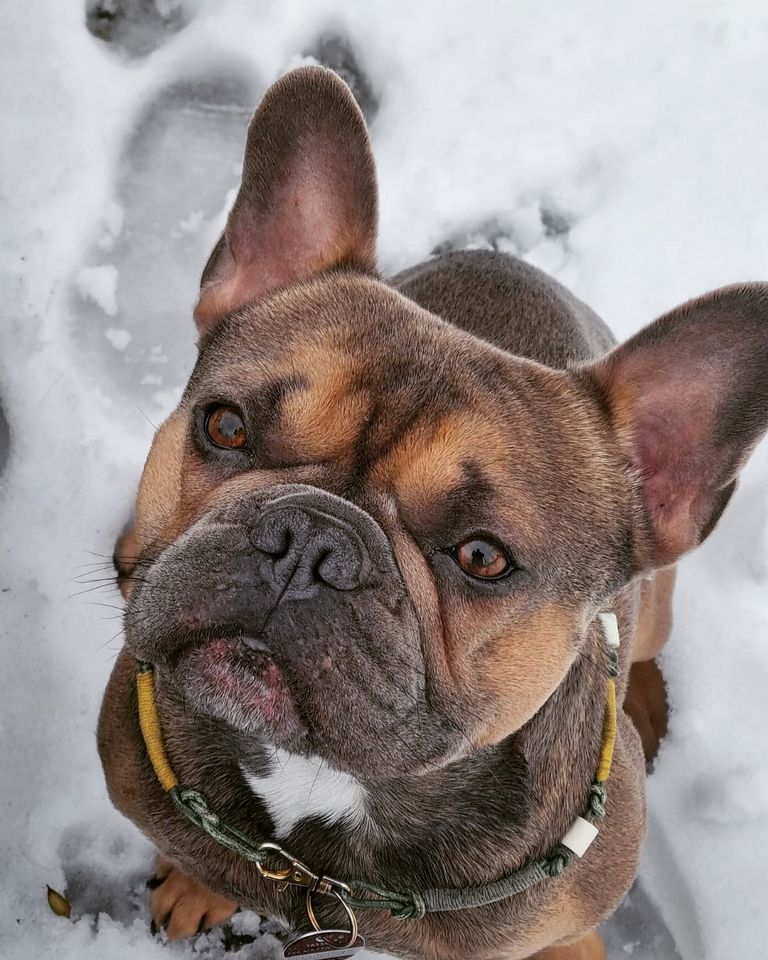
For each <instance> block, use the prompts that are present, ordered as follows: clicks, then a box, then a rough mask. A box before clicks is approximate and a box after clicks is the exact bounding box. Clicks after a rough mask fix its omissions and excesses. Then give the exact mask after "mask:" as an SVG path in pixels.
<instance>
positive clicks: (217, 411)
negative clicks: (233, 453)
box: [205, 407, 248, 450]
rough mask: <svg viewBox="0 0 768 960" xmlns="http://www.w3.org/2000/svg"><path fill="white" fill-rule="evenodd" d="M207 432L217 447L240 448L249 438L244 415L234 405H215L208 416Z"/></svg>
mask: <svg viewBox="0 0 768 960" xmlns="http://www.w3.org/2000/svg"><path fill="white" fill-rule="evenodd" d="M205 432H206V433H207V434H208V439H209V440H210V441H211V442H212V443H215V444H216V446H217V447H225V448H226V449H228V450H238V449H239V448H240V447H244V446H245V444H246V442H247V440H248V437H247V436H246V433H245V424H244V423H243V420H242V417H241V416H240V414H239V413H238V412H237V410H235V409H234V408H233V407H214V408H213V410H211V411H210V413H209V414H208V416H207V418H206V421H205Z"/></svg>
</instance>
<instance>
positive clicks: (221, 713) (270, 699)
mask: <svg viewBox="0 0 768 960" xmlns="http://www.w3.org/2000/svg"><path fill="white" fill-rule="evenodd" d="M167 666H168V669H169V672H170V676H171V679H172V682H173V684H174V686H175V687H176V688H177V689H178V690H179V692H180V693H181V694H182V696H183V697H184V700H185V701H187V702H188V703H189V705H190V706H191V707H192V708H193V709H195V710H197V711H200V712H202V713H207V714H209V715H211V716H214V717H217V718H218V719H221V720H224V721H226V722H228V723H229V724H231V725H233V726H235V727H238V728H240V729H246V730H249V731H252V732H263V733H269V734H270V735H271V736H272V737H273V738H275V739H276V740H278V741H281V742H295V741H296V739H297V737H299V736H300V735H301V733H302V731H303V728H304V727H305V725H304V723H303V722H302V720H301V718H300V716H299V713H298V711H297V709H296V703H295V699H294V697H293V696H292V694H291V692H290V690H289V684H288V681H287V678H286V676H285V672H284V670H283V669H282V668H281V667H280V666H279V665H278V664H277V662H276V661H275V659H274V658H273V657H272V655H271V653H270V651H269V649H268V647H267V645H266V644H265V643H264V642H263V641H262V640H260V639H259V638H258V637H253V636H250V635H248V634H245V633H236V634H231V633H226V632H221V633H218V632H216V631H206V635H205V636H204V637H196V638H192V639H191V641H190V642H189V643H188V644H185V646H184V647H183V648H182V650H180V651H179V652H178V653H177V654H176V655H175V656H174V657H173V658H172V659H171V660H170V661H169V662H168V664H167Z"/></svg>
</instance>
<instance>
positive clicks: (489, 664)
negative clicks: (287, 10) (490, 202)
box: [98, 67, 768, 960]
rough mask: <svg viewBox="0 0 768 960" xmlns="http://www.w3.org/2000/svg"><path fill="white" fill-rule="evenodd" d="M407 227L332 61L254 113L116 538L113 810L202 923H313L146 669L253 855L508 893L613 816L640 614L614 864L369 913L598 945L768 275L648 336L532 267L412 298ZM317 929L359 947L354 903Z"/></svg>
mask: <svg viewBox="0 0 768 960" xmlns="http://www.w3.org/2000/svg"><path fill="white" fill-rule="evenodd" d="M376 232H377V188H376V178H375V169H374V161H373V157H372V152H371V146H370V143H369V139H368V135H367V132H366V128H365V124H364V121H363V118H362V115H361V113H360V111H359V109H358V107H357V106H356V103H355V101H354V99H353V97H352V96H351V95H350V93H349V91H348V89H347V88H346V87H345V85H344V84H343V83H342V81H341V80H339V79H338V78H337V77H336V76H335V75H334V74H333V73H331V72H330V71H328V70H325V69H323V68H320V67H308V68H302V69H299V70H296V71H294V72H291V73H289V74H287V75H286V76H284V77H283V78H282V79H281V80H279V81H278V82H277V83H275V84H274V85H273V86H272V87H271V88H270V89H269V90H268V91H267V93H266V95H265V96H264V99H263V100H262V102H261V104H260V106H259V107H258V109H257V111H256V113H255V115H254V117H253V120H252V122H251V124H250V127H249V130H248V137H247V145H246V149H245V161H244V168H243V174H242V183H241V186H240V190H239V193H238V195H237V198H236V200H235V203H234V206H233V208H232V211H231V213H230V215H229V219H228V222H227V225H226V229H225V231H224V234H223V236H222V237H221V239H220V240H219V242H218V243H217V244H216V247H215V249H214V250H213V253H212V254H211V257H210V259H209V261H208V264H207V266H206V267H205V270H204V273H203V276H202V283H201V289H200V295H199V300H198V303H197V307H196V309H195V322H196V325H197V331H198V336H199V354H198V359H197V363H196V366H195V368H194V371H193V373H192V375H191V377H190V380H189V383H188V384H187V387H186V389H185V391H184V395H183V397H182V399H181V402H180V404H179V406H178V408H177V409H176V410H175V412H174V413H172V414H171V416H170V417H169V418H168V419H167V420H166V421H165V423H164V424H163V425H162V426H161V427H160V429H159V430H158V431H157V435H156V437H155V439H154V443H153V444H152V448H151V451H150V453H149V456H148V459H147V462H146V466H145V469H144V472H143V476H142V478H141V483H140V487H139V491H138V497H137V502H136V509H135V525H134V526H133V528H132V529H131V530H130V531H129V532H128V534H126V536H125V537H124V538H123V541H122V542H121V543H120V544H119V546H118V550H117V560H118V565H119V567H120V570H121V573H122V577H123V586H124V588H125V592H126V595H127V597H128V600H127V607H126V612H125V638H126V639H125V646H124V649H123V650H122V652H121V654H120V656H119V658H118V660H117V663H116V666H115V668H114V672H113V674H112V677H111V679H110V681H109V685H108V688H107V691H106V695H105V698H104V703H103V707H102V711H101V716H100V721H99V730H98V745H99V751H100V755H101V759H102V762H103V765H104V770H105V774H106V778H107V783H108V786H109V791H110V796H111V798H112V800H113V802H114V803H115V804H116V805H117V807H118V808H119V809H120V810H121V811H123V813H124V814H125V815H126V816H127V817H129V818H130V819H131V820H132V821H133V822H134V823H136V824H137V825H138V826H139V828H140V829H141V830H142V831H143V832H144V833H145V834H146V835H147V836H148V837H150V838H151V839H152V841H153V842H154V843H155V844H156V846H157V848H158V850H159V852H160V858H159V861H158V870H157V875H156V877H155V879H154V881H153V883H152V887H153V890H152V895H151V896H152V907H153V912H154V916H155V919H156V921H157V923H158V924H161V925H164V926H165V928H166V930H167V932H168V934H169V936H186V935H192V934H194V933H195V932H196V931H197V930H199V929H202V928H205V927H208V926H211V925H214V924H217V923H220V922H222V921H223V920H225V919H226V918H227V917H228V916H229V915H230V914H231V913H232V912H233V911H234V910H235V909H236V907H237V906H238V905H243V906H247V907H249V908H252V909H254V910H256V911H259V912H260V913H262V914H267V915H271V916H275V917H280V918H283V919H284V920H285V921H286V922H287V923H288V924H289V925H292V926H294V927H295V928H296V929H299V930H301V929H304V928H306V926H307V914H306V910H305V891H304V890H303V889H302V888H301V887H300V886H292V885H290V884H285V883H283V884H277V883H275V882H273V881H272V880H270V879H269V878H268V877H267V878H265V877H263V876H262V874H261V871H260V870H259V869H258V868H257V865H256V864H254V863H253V862H251V861H249V860H248V859H247V858H244V857H243V856H240V855H239V854H238V853H237V852H234V851H232V850H230V849H227V848H226V847H225V846H222V845H221V844H220V843H219V842H217V840H216V839H215V838H213V837H211V836H209V835H208V834H207V833H206V832H204V831H203V830H201V829H198V827H197V826H196V825H195V824H194V823H191V822H189V821H188V820H187V819H186V818H185V817H184V816H182V815H181V814H180V813H179V810H178V809H177V807H176V806H175V805H174V803H173V802H172V801H171V799H170V798H169V794H168V793H167V792H166V791H165V790H164V789H163V787H162V786H161V784H160V783H159V782H158V779H157V777H156V775H155V772H154V769H153V766H152V764H151V763H150V760H149V757H148V753H147V748H146V746H145V742H144V739H143V737H142V732H141V729H140V723H139V718H138V713H137V694H136V689H135V676H136V661H137V659H138V660H140V661H145V662H149V663H151V664H152V665H153V667H154V683H155V692H156V701H157V711H158V717H159V722H160V724H161V727H162V735H163V740H164V749H165V751H166V753H167V757H168V758H169V762H170V763H171V764H172V766H173V769H174V771H175V773H176V775H177V776H178V778H179V780H180V781H181V782H182V783H184V784H185V785H188V786H189V787H192V788H195V789H197V790H200V791H201V792H202V793H204V794H205V796H206V798H207V800H208V803H209V804H210V808H211V809H212V810H214V811H215V813H216V815H217V816H218V817H221V818H222V820H225V821H226V822H227V823H229V824H231V825H233V826H234V827H235V828H236V829H237V830H239V831H241V833H242V834H244V835H246V836H247V837H252V838H255V839H256V840H269V841H271V842H274V843H277V844H279V845H280V846H281V847H283V848H284V849H286V850H289V851H291V853H292V854H294V855H295V856H296V857H297V858H299V859H300V860H301V862H302V863H304V864H308V865H311V867H312V869H313V870H315V871H317V873H318V874H320V873H322V874H324V875H328V876H332V877H336V878H340V879H341V880H345V879H349V878H360V879H362V880H364V881H365V882H367V883H370V884H374V885H378V886H379V887H383V888H386V889H387V890H413V891H423V890H427V889H435V888H450V889H454V890H457V891H464V892H466V891H473V890H476V889H477V888H483V887H485V886H487V885H488V884H493V883H494V882H495V881H497V880H498V879H499V878H501V877H505V876H508V875H510V874H511V873H514V872H515V871H518V870H520V869H521V868H524V867H525V865H526V864H531V863H535V862H538V861H539V860H540V859H541V858H542V857H543V856H544V855H545V854H546V853H547V851H549V850H551V849H552V848H553V847H554V848H556V847H557V845H558V843H559V842H560V840H561V839H562V838H563V836H564V835H565V834H566V832H567V830H568V828H569V825H570V824H571V823H572V822H573V820H574V817H577V816H579V815H581V814H582V812H583V811H584V809H585V805H586V804H587V802H588V799H589V795H590V785H591V784H592V782H593V780H594V776H595V769H596V767H597V763H598V757H599V755H600V751H601V744H602V743H603V740H604V732H605V731H604V724H605V709H604V704H605V689H606V677H607V662H608V661H607V660H606V656H605V639H606V638H605V630H604V628H603V626H602V623H603V621H602V620H601V618H600V615H601V614H604V613H606V612H607V613H613V614H615V616H616V618H617V623H618V631H619V634H620V638H621V646H620V655H619V665H620V672H619V679H618V680H617V691H618V703H619V710H618V719H617V724H616V740H615V748H614V757H613V768H612V772H611V776H610V782H609V786H610V791H609V796H608V799H607V802H606V810H605V816H604V817H603V818H602V820H601V822H600V824H599V832H598V834H597V837H596V839H595V840H594V842H593V843H592V846H591V847H590V848H589V849H588V850H587V851H586V852H585V853H584V854H583V856H582V857H581V858H575V859H574V862H573V863H572V864H570V865H569V868H568V869H567V870H566V871H564V872H562V874H561V875H560V876H557V875H555V876H552V877H550V878H548V879H547V880H546V882H541V883H537V884H535V885H533V886H530V887H529V888H527V889H525V890H522V891H521V892H519V893H517V894H516V895H510V896H506V897H504V898H502V899H500V900H497V901H496V902H493V903H487V904H484V905H479V906H467V907H462V908H460V909H455V910H440V911H436V912H427V913H426V914H425V915H423V916H412V917H410V919H401V918H397V917H394V916H392V913H391V912H390V911H388V910H385V909H380V910H371V911H367V910H366V911H362V910H361V911H359V915H358V916H357V919H358V922H359V926H360V930H361V932H362V934H363V935H364V937H365V940H366V942H367V944H368V946H369V947H371V948H373V949H374V950H377V951H383V952H386V953H389V954H393V955H395V956H397V957H406V958H414V960H416V958H418V960H460V958H461V960H465V958H469V957H471V958H476V960H492V958H494V960H495V958H499V960H518V958H526V957H533V956H535V957H541V958H562V960H576V958H582V960H596V958H599V957H603V956H604V948H603V945H602V942H601V940H600V937H599V935H598V934H597V932H596V929H595V928H596V927H597V926H598V925H599V924H600V923H601V922H602V921H603V920H604V919H605V918H606V917H608V916H609V914H610V913H611V912H612V911H613V910H614V908H615V907H616V906H617V904H618V903H619V902H620V901H621V899H622V898H623V896H624V895H625V893H626V891H627V890H628V888H629V887H630V885H631V884H632V882H633V879H634V877H635V874H636V870H637V865H638V858H639V854H640V848H641V843H642V839H643V833H644V823H645V801H644V778H645V773H646V759H647V758H648V757H650V756H652V755H653V753H654V751H655V749H656V746H657V744H658V740H659V738H660V736H661V735H662V734H663V731H664V724H665V722H666V706H665V701H664V689H663V680H662V678H661V675H660V673H659V671H658V668H657V667H656V665H655V662H654V659H653V658H654V657H655V656H656V654H657V653H658V652H659V650H660V648H661V647H662V645H663V644H664V642H665V640H666V639H667V635H668V633H669V630H670V622H671V618H670V607H671V595H672V586H673V581H674V564H675V563H676V561H677V560H678V558H679V557H681V556H682V555H683V554H685V553H686V552H687V551H689V550H691V549H692V548H694V547H696V546H697V545H698V544H699V543H701V542H702V541H703V540H704V539H705V538H706V537H707V535H708V534H709V533H710V532H711V530H712V529H713V527H714V526H715V524H716V523H717V521H718V519H719V517H720V515H721V513H722V511H723V509H724V508H725V506H726V504H727V503H728V500H729V499H730V497H731V495H732V493H733V491H734V488H735V486H736V482H737V475H738V473H739V471H740V469H741V468H742V467H743V465H744V463H745V460H746V459H747V457H748V455H749V454H750V452H751V450H752V449H753V447H754V446H755V444H756V443H757V441H758V440H759V438H760V437H761V436H762V434H763V433H764V431H765V430H766V427H768V285H766V284H746V285H741V286H732V287H728V288H724V289H721V290H717V291H715V292H714V293H710V294H708V295H706V296H703V297H701V298H699V299H696V300H692V301H690V302H688V303H686V304H684V305H683V306H681V307H678V308H677V309H675V310H673V311H672V312H670V313H668V314H666V315H665V316H663V317H661V318H660V319H658V320H656V321H655V322H654V323H652V324H651V325H650V326H648V327H646V328H645V329H643V330H642V331H641V332H640V333H638V334H637V335H636V336H634V337H632V338H631V339H630V340H629V341H627V342H626V343H624V344H623V345H620V346H617V345H616V343H615V340H614V338H613V336H612V335H611V333H610V331H609V330H608V328H607V327H606V326H605V325H604V324H603V323H602V322H601V320H600V319H599V318H598V317H597V316H596V315H595V314H594V313H593V312H592V311H591V310H590V309H589V308H588V307H587V306H585V305H584V304H583V303H582V302H581V301H579V300H578V299H577V298H576V297H574V296H573V295H572V294H570V293H569V292H568V291H567V290H565V289H564V288H563V287H562V286H560V285H559V284H558V283H557V282H555V281H554V280H553V279H551V278H549V277H547V276H546V275H544V274H543V273H542V272H540V271H539V270H537V269H534V268H533V267H532V266H529V265H528V264H526V263H524V262H522V261H520V260H517V259H514V258H513V257H510V256H506V255H503V254H501V253H495V252H490V251H464V252H453V253H446V254H444V255H440V256H436V257H435V258H433V259H431V260H429V261H427V262H425V263H422V264H419V265H418V266H416V267H413V268H412V269H409V270H406V271H405V272H404V273H401V274H399V275H398V276H395V277H393V278H390V279H383V278H382V277H381V276H380V275H379V273H378V271H377V265H376V253H375V249H376ZM641 738H642V739H641ZM326 901H327V902H326ZM318 910H319V911H320V912H322V913H323V915H324V916H323V922H326V921H327V922H331V923H333V924H335V925H336V926H339V925H341V926H342V928H343V924H344V922H345V919H344V912H343V910H342V908H341V904H340V903H338V902H337V900H336V899H335V898H334V897H328V898H325V899H324V901H323V903H322V904H318Z"/></svg>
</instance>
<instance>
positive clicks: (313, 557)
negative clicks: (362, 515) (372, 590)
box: [250, 501, 372, 595]
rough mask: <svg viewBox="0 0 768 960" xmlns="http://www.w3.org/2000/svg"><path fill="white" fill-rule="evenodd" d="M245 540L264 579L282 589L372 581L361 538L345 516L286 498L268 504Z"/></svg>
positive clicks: (302, 590) (303, 590) (301, 591)
mask: <svg viewBox="0 0 768 960" xmlns="http://www.w3.org/2000/svg"><path fill="white" fill-rule="evenodd" d="M250 540H251V543H252V544H253V546H254V547H255V548H256V551H257V554H258V562H259V567H260V571H261V575H262V577H263V579H264V580H265V581H266V582H267V583H268V584H270V586H271V587H272V588H273V589H274V590H275V591H276V592H279V593H281V594H282V593H284V592H286V591H288V592H290V593H291V594H292V595H297V594H298V595H310V594H314V593H316V592H317V590H318V589H322V588H330V589H332V590H356V589H358V588H360V587H364V586H368V585H369V584H370V582H371V571H372V564H371V560H370V555H369V552H368V549H367V547H366V544H365V542H364V539H363V537H362V536H360V534H359V532H358V531H357V530H355V528H354V527H353V526H352V524H351V523H350V522H349V521H348V520H347V519H345V518H344V517H341V516H336V515H334V514H331V513H327V512H325V511H324V510H321V509H318V508H317V507H313V506H309V505H300V504H299V503H295V502H294V503H291V502H290V501H289V502H288V503H286V504H280V503H277V504H275V505H272V506H268V507H267V508H266V509H265V510H264V512H263V513H262V514H261V516H260V517H259V519H258V520H257V522H256V525H255V526H254V528H253V530H252V531H251V534H250Z"/></svg>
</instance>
